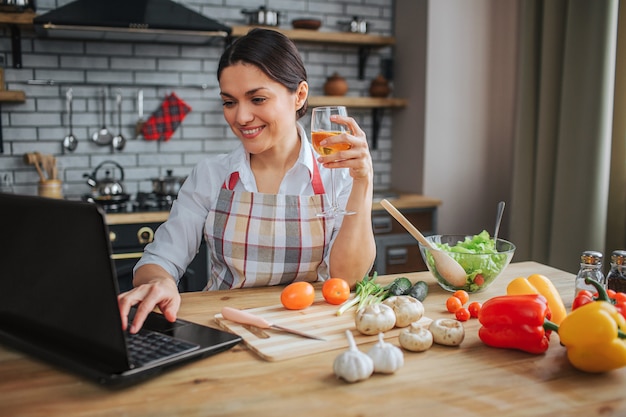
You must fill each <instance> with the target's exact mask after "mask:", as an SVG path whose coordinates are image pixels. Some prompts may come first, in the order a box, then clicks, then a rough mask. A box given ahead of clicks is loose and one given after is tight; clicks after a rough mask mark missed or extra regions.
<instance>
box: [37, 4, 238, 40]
mask: <svg viewBox="0 0 626 417" xmlns="http://www.w3.org/2000/svg"><path fill="white" fill-rule="evenodd" d="M33 24H34V29H35V33H36V34H37V35H38V36H41V37H48V38H63V39H80V40H102V41H131V42H155V43H159V42H165V43H185V44H205V43H209V42H210V41H211V39H212V38H215V37H226V36H228V35H230V33H231V31H232V28H230V27H228V26H226V25H223V24H221V23H219V22H217V21H215V20H213V19H210V18H208V17H206V16H204V15H202V14H200V13H197V12H195V11H193V10H190V9H189V8H187V7H185V6H183V5H181V4H178V3H176V2H174V1H172V0H77V1H74V2H71V3H68V4H66V5H64V6H61V7H59V8H57V9H54V10H51V11H49V12H47V13H44V14H42V15H40V16H37V17H35V18H34V19H33Z"/></svg>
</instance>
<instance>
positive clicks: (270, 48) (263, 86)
mask: <svg viewBox="0 0 626 417" xmlns="http://www.w3.org/2000/svg"><path fill="white" fill-rule="evenodd" d="M217 77H218V80H219V84H220V96H221V99H222V102H223V111H224V119H225V120H226V122H227V123H228V125H229V127H230V128H231V130H232V131H233V133H234V134H235V136H236V137H237V139H238V140H239V141H240V144H239V146H238V147H236V148H235V150H233V151H232V152H230V153H229V154H223V155H213V156H208V157H206V158H204V159H202V160H201V161H200V162H199V163H198V165H197V166H196V167H195V168H194V170H193V171H192V173H191V174H190V175H189V177H188V179H187V180H186V181H185V183H184V184H183V186H182V187H181V189H180V191H179V193H178V198H177V199H176V201H175V203H174V204H173V206H172V209H171V213H170V216H169V219H168V220H167V222H165V223H164V224H163V225H162V226H161V227H160V228H159V229H158V230H157V231H156V233H155V236H154V241H153V242H152V243H151V244H149V245H147V246H146V248H145V253H144V255H143V257H142V258H141V260H140V261H139V262H138V263H137V266H136V267H135V276H134V285H135V288H134V289H132V290H131V291H129V292H127V293H124V294H122V295H120V298H119V300H120V309H121V312H122V316H123V317H125V316H127V312H128V310H129V309H130V307H131V306H133V305H137V304H139V305H140V307H141V308H139V309H138V312H137V315H136V316H135V319H134V322H133V324H132V326H131V329H130V330H131V332H136V331H137V330H138V329H139V327H141V325H142V323H143V320H144V318H145V314H144V313H143V312H148V311H150V310H152V309H153V308H154V307H155V306H158V307H159V308H161V310H162V311H163V313H164V314H165V315H166V317H168V318H169V319H174V318H175V317H176V313H177V311H178V308H179V306H180V296H179V294H178V292H177V291H176V286H175V285H173V284H174V283H175V282H176V281H178V280H179V279H180V276H181V274H182V272H183V271H184V270H185V268H186V267H187V265H188V263H189V262H190V261H191V259H192V258H193V255H194V254H195V253H196V252H197V250H198V247H199V245H200V243H201V241H202V237H204V240H205V241H206V242H207V246H208V251H209V254H210V258H211V262H210V264H211V270H210V272H209V278H208V282H207V286H206V289H208V290H222V289H231V288H242V287H254V286H265V285H285V284H290V283H294V284H292V285H293V287H291V286H289V287H287V288H295V287H296V286H297V287H298V288H307V287H310V284H309V282H314V281H324V280H327V279H328V278H329V277H330V276H341V277H344V279H345V280H346V285H348V287H349V286H350V285H351V284H354V283H355V282H356V281H357V279H360V278H361V277H363V276H364V275H365V274H366V273H367V272H368V271H369V269H370V268H371V266H372V263H373V261H374V256H375V243H374V235H373V231H372V223H371V209H372V193H373V191H372V190H373V169H372V159H371V156H370V153H369V149H368V146H367V138H366V136H365V133H364V132H363V131H362V130H361V128H360V127H359V126H358V124H357V123H356V122H355V120H354V119H352V118H350V117H345V116H344V117H338V118H337V119H336V122H337V123H339V124H341V125H343V126H345V127H346V131H347V132H350V133H345V134H343V135H341V139H342V141H344V142H346V143H348V145H349V149H348V150H345V151H342V152H341V154H340V156H341V158H340V159H339V158H338V157H337V154H334V155H325V156H320V155H318V154H316V153H315V151H314V149H313V147H312V146H311V144H310V143H309V141H308V139H307V135H306V132H305V130H304V128H303V127H302V126H301V125H300V124H299V123H298V120H299V119H300V118H301V117H302V116H303V115H304V114H305V113H306V110H307V97H308V83H307V81H306V70H305V68H304V65H303V63H302V61H301V58H300V54H299V52H298V50H297V49H296V47H295V45H294V44H293V43H292V42H291V41H290V40H289V39H288V38H287V37H286V36H284V35H283V34H280V33H278V32H276V31H273V30H267V29H253V30H251V31H250V32H249V33H248V34H247V35H245V36H243V37H241V38H239V39H237V40H236V41H235V42H234V43H233V44H232V45H231V46H230V47H229V48H228V49H227V50H226V51H225V52H224V54H223V55H222V58H221V59H220V62H219V66H218V71H217ZM335 168H344V169H342V170H341V173H340V174H339V175H337V177H338V182H337V192H338V195H339V204H340V205H341V206H342V208H346V209H348V210H350V211H354V212H356V213H357V214H355V215H352V216H349V218H346V219H343V218H341V217H336V218H332V219H329V218H323V217H320V216H318V215H317V213H320V212H322V211H323V210H324V207H326V206H327V205H328V200H329V199H328V197H327V195H326V190H330V189H331V187H330V178H331V174H330V173H331V170H332V169H335ZM346 168H347V169H346ZM348 174H349V175H348ZM356 253H358V256H353V255H354V254H356ZM296 281H297V282H296ZM287 288H286V289H285V290H287ZM295 295H298V296H299V295H302V293H297V294H295ZM304 295H305V298H306V296H308V293H305V294H304ZM295 299H299V298H298V297H295ZM296 301H298V300H296ZM306 301H308V298H306ZM311 302H312V300H311ZM125 325H126V323H125Z"/></svg>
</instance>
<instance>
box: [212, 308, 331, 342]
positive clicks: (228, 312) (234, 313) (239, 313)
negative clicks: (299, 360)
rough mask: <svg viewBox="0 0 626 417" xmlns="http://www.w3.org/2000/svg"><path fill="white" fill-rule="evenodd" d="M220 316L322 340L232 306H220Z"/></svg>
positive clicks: (261, 327) (240, 322)
mask: <svg viewBox="0 0 626 417" xmlns="http://www.w3.org/2000/svg"><path fill="white" fill-rule="evenodd" d="M222 316H223V317H224V318H225V319H226V320H230V321H234V322H235V323H239V324H249V325H252V326H256V327H258V328H259V329H274V330H279V331H283V332H287V333H292V334H295V335H298V336H301V337H306V338H308V339H315V340H324V339H322V338H321V337H317V336H315V335H312V334H308V333H304V332H301V331H298V330H294V329H289V328H287V327H283V326H279V325H277V324H273V323H270V322H268V321H267V320H265V319H264V318H263V317H261V316H255V315H254V314H252V313H248V312H247V311H243V310H238V309H236V308H232V307H222Z"/></svg>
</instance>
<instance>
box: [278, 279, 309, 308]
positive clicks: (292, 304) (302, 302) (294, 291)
mask: <svg viewBox="0 0 626 417" xmlns="http://www.w3.org/2000/svg"><path fill="white" fill-rule="evenodd" d="M313 300H315V288H313V285H311V284H310V283H308V282H293V283H291V284H289V285H287V286H286V287H285V288H284V289H283V291H282V292H281V293H280V302H281V303H282V304H283V306H284V307H285V308H286V309H288V310H302V309H304V308H307V307H308V306H310V305H311V304H313Z"/></svg>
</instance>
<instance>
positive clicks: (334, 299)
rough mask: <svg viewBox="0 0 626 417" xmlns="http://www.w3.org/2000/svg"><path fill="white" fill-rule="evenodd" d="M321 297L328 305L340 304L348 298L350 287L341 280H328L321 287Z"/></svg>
mask: <svg viewBox="0 0 626 417" xmlns="http://www.w3.org/2000/svg"><path fill="white" fill-rule="evenodd" d="M322 295H323V296H324V300H326V302H327V303H329V304H335V305H337V304H341V303H343V302H344V301H346V300H347V299H348V298H350V285H349V284H348V283H347V282H346V281H345V280H343V279H341V278H330V279H327V280H326V281H324V285H322Z"/></svg>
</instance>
